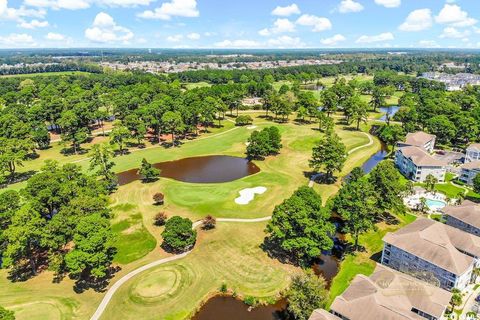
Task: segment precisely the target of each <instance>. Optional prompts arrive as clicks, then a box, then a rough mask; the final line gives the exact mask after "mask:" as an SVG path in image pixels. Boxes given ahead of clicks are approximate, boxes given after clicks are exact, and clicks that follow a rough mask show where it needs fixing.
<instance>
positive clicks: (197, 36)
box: [187, 32, 200, 40]
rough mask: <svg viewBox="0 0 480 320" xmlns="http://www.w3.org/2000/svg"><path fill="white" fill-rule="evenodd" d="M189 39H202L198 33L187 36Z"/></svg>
mask: <svg viewBox="0 0 480 320" xmlns="http://www.w3.org/2000/svg"><path fill="white" fill-rule="evenodd" d="M187 38H188V39H190V40H198V39H200V35H199V34H198V33H196V32H192V33H189V34H187Z"/></svg>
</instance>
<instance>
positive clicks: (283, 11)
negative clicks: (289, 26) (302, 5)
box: [272, 3, 300, 17]
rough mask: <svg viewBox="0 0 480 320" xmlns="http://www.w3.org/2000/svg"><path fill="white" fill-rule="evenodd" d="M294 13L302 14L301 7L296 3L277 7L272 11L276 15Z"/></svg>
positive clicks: (283, 15) (282, 15) (286, 15)
mask: <svg viewBox="0 0 480 320" xmlns="http://www.w3.org/2000/svg"><path fill="white" fill-rule="evenodd" d="M293 14H300V9H299V8H298V6H297V5H296V4H295V3H292V4H291V5H289V6H286V7H276V8H275V9H273V11H272V15H274V16H281V17H288V16H291V15H293Z"/></svg>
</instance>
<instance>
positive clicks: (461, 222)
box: [442, 200, 480, 236]
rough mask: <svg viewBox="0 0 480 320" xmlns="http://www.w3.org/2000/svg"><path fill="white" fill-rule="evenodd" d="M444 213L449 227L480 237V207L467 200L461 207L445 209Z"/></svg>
mask: <svg viewBox="0 0 480 320" xmlns="http://www.w3.org/2000/svg"><path fill="white" fill-rule="evenodd" d="M442 212H443V214H444V215H445V219H446V223H447V224H448V225H449V226H452V227H455V228H458V229H460V230H463V231H465V232H468V233H471V234H474V235H476V236H480V205H478V204H476V203H475V202H472V201H469V200H465V201H463V202H462V204H461V205H458V206H447V207H445V208H443V209H442Z"/></svg>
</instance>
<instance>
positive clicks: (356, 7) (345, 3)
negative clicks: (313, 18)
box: [338, 0, 363, 13]
mask: <svg viewBox="0 0 480 320" xmlns="http://www.w3.org/2000/svg"><path fill="white" fill-rule="evenodd" d="M362 10H363V5H362V4H361V3H360V2H356V1H354V0H342V2H340V5H339V6H338V11H339V12H340V13H348V12H360V11H362Z"/></svg>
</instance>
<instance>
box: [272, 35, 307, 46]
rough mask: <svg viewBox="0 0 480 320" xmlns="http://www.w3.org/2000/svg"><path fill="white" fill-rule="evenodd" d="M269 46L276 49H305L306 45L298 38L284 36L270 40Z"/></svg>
mask: <svg viewBox="0 0 480 320" xmlns="http://www.w3.org/2000/svg"><path fill="white" fill-rule="evenodd" d="M267 46H269V47H275V48H301V47H304V46H305V44H304V43H303V42H302V40H301V39H300V38H298V37H290V36H285V35H284V36H280V37H278V38H274V39H269V40H268V41H267Z"/></svg>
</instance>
